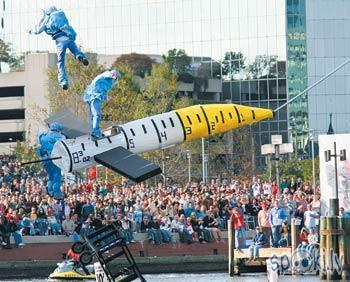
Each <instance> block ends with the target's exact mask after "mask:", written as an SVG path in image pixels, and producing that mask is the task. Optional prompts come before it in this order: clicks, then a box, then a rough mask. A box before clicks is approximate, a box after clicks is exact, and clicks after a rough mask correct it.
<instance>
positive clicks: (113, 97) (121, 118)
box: [103, 63, 145, 124]
mask: <svg viewBox="0 0 350 282" xmlns="http://www.w3.org/2000/svg"><path fill="white" fill-rule="evenodd" d="M113 65H114V66H115V67H116V68H117V69H118V70H120V71H122V72H124V77H123V79H120V80H119V82H118V84H117V85H116V86H114V87H113V88H112V90H111V92H110V93H109V101H108V103H106V104H105V105H104V107H103V113H104V116H105V121H106V122H109V123H112V124H123V123H126V122H129V121H131V120H135V119H139V118H143V117H145V115H144V111H143V109H144V107H145V101H143V99H142V96H141V94H140V89H139V87H138V85H136V84H135V82H134V80H133V71H132V69H131V67H130V66H128V65H126V64H124V63H114V64H113Z"/></svg>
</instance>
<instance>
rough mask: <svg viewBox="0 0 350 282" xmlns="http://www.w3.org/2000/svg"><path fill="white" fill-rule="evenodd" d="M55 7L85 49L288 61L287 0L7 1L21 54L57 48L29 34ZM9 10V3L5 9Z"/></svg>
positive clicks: (8, 35)
mask: <svg viewBox="0 0 350 282" xmlns="http://www.w3.org/2000/svg"><path fill="white" fill-rule="evenodd" d="M50 5H55V6H57V7H58V8H62V9H63V10H64V11H65V12H66V14H67V17H68V19H69V21H70V24H71V25H72V26H73V27H74V29H75V30H76V31H77V33H78V37H77V43H78V44H80V45H81V46H83V48H84V49H85V50H88V51H93V52H98V53H102V54H121V53H130V52H138V53H146V54H164V53H165V52H166V51H167V50H168V49H171V48H181V49H185V50H186V52H187V53H188V54H189V55H193V56H205V57H212V58H213V59H215V60H220V59H221V58H222V57H223V56H224V53H225V52H226V51H230V50H232V51H242V52H243V53H244V54H245V56H246V57H247V58H248V59H249V60H251V59H253V58H254V57H255V56H256V55H257V54H268V55H278V57H279V58H280V59H285V53H286V46H285V1H284V0H56V1H49V0H30V1H29V0H26V1H23V0H5V10H4V11H1V13H2V14H3V16H4V29H2V32H3V36H4V38H5V40H6V41H9V42H11V43H13V47H14V49H15V50H16V51H18V52H23V51H28V50H30V51H36V50H38V51H52V52H54V51H55V44H54V42H53V41H52V40H51V38H50V37H49V36H47V35H44V34H42V35H39V36H35V35H28V34H27V31H28V30H29V29H30V28H32V27H33V26H34V25H35V24H36V23H37V22H38V20H39V19H40V17H41V9H45V8H46V7H48V6H50ZM2 8H3V7H2Z"/></svg>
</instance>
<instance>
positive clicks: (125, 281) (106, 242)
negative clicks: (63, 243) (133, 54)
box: [72, 223, 146, 282]
mask: <svg viewBox="0 0 350 282" xmlns="http://www.w3.org/2000/svg"><path fill="white" fill-rule="evenodd" d="M83 237H84V242H82V241H78V242H75V243H74V244H73V246H72V250H73V252H75V253H79V254H80V257H79V262H80V264H81V265H82V266H83V267H85V266H86V265H89V264H91V263H92V261H93V259H94V257H95V258H96V259H97V260H98V262H99V264H100V267H101V268H102V270H103V271H102V273H99V274H98V273H97V272H96V276H98V277H96V278H97V279H96V281H105V280H108V281H110V282H130V281H133V280H135V279H137V278H139V279H140V280H141V282H146V280H145V278H144V277H143V276H142V274H141V272H140V270H139V268H138V266H137V264H136V262H135V260H134V258H133V256H132V254H131V252H130V250H129V248H128V246H127V244H126V241H125V237H124V233H123V230H122V229H121V228H120V227H118V226H117V225H115V224H114V223H112V224H109V225H107V226H104V227H102V228H100V229H99V230H97V231H95V232H92V233H90V234H88V235H85V236H83ZM123 256H124V257H125V259H126V264H127V265H126V266H125V265H124V266H122V265H120V262H119V263H118V262H117V261H116V259H117V258H121V257H123ZM100 276H103V277H100ZM104 278H106V279H104Z"/></svg>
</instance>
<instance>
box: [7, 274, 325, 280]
mask: <svg viewBox="0 0 350 282" xmlns="http://www.w3.org/2000/svg"><path fill="white" fill-rule="evenodd" d="M144 277H145V279H146V281H147V282H179V281H181V282H231V281H239V282H253V281H254V282H266V281H267V276H266V273H254V274H244V275H241V276H239V277H238V276H236V277H229V275H228V274H227V273H201V274H198V273H180V274H179V273H168V274H149V275H148V274H146V275H144ZM3 281H7V282H24V281H26V282H46V281H50V282H53V281H57V282H58V281H61V280H49V279H43V278H41V279H35V278H33V279H25V280H3ZM65 281H67V280H65ZM86 281H88V280H86ZM89 281H94V280H89ZM135 281H139V280H135ZM278 281H282V282H290V281H308V282H314V281H319V278H318V276H316V275H313V276H311V275H310V276H309V275H304V276H300V275H299V276H289V275H285V276H280V277H279V280H278Z"/></svg>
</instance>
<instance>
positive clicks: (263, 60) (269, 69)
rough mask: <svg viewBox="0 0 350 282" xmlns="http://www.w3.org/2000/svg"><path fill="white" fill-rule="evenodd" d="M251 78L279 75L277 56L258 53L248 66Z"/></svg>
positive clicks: (248, 74)
mask: <svg viewBox="0 0 350 282" xmlns="http://www.w3.org/2000/svg"><path fill="white" fill-rule="evenodd" d="M247 71H248V73H247V76H248V78H249V79H257V78H261V77H265V78H266V77H270V78H272V77H277V56H269V55H258V56H256V57H255V60H254V61H253V62H252V63H251V64H249V66H248V68H247Z"/></svg>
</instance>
